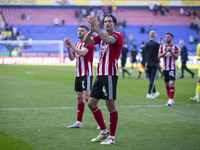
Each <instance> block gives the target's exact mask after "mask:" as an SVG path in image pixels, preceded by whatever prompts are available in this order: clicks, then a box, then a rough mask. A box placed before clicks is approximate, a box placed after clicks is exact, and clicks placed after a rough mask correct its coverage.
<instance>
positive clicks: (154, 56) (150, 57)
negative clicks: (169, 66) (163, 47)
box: [145, 31, 160, 98]
mask: <svg viewBox="0 0 200 150" xmlns="http://www.w3.org/2000/svg"><path fill="white" fill-rule="evenodd" d="M149 37H150V41H149V42H147V43H146V46H145V48H146V53H147V70H148V74H149V90H148V93H147V95H146V98H156V97H158V96H159V95H160V93H159V92H156V88H155V82H156V79H157V75H158V70H159V59H158V51H159V47H160V45H159V44H158V43H157V42H156V41H155V40H156V37H157V35H156V32H155V31H150V32H149ZM152 94H153V95H152Z"/></svg>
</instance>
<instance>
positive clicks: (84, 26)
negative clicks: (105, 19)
mask: <svg viewBox="0 0 200 150" xmlns="http://www.w3.org/2000/svg"><path fill="white" fill-rule="evenodd" d="M79 28H85V29H86V30H87V31H89V28H88V27H87V26H86V25H80V26H79Z"/></svg>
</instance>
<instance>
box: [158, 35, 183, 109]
mask: <svg viewBox="0 0 200 150" xmlns="http://www.w3.org/2000/svg"><path fill="white" fill-rule="evenodd" d="M172 40H173V34H172V33H166V34H165V41H166V43H167V44H163V45H161V46H160V49H159V54H158V58H163V75H164V80H165V86H166V90H167V94H168V97H169V100H168V102H167V104H166V106H172V105H173V104H174V93H175V80H176V69H177V65H176V60H177V59H178V55H179V47H178V46H177V45H176V44H173V43H172Z"/></svg>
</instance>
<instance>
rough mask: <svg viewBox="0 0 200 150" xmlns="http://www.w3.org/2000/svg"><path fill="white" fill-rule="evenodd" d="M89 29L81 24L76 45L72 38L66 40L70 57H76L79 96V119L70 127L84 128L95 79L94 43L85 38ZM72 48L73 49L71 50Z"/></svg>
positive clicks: (71, 58) (77, 94)
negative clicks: (85, 41)
mask: <svg viewBox="0 0 200 150" xmlns="http://www.w3.org/2000/svg"><path fill="white" fill-rule="evenodd" d="M88 31H89V29H88V27H87V26H85V25H80V26H79V28H78V38H79V39H80V41H79V42H78V43H76V45H75V46H74V45H73V44H72V42H71V40H70V39H67V38H65V39H64V42H65V45H66V47H67V52H68V56H69V59H70V60H71V61H72V60H74V59H75V58H76V79H75V91H76V98H77V103H78V104H77V105H78V106H77V121H76V122H75V123H74V124H73V125H71V126H68V128H82V118H83V113H84V109H85V103H84V100H85V101H88V99H89V95H90V91H91V86H92V79H93V75H94V73H93V64H92V63H93V56H94V44H86V43H84V42H83V38H84V36H85V35H86V33H87V32H88ZM70 48H72V49H73V52H71V50H70Z"/></svg>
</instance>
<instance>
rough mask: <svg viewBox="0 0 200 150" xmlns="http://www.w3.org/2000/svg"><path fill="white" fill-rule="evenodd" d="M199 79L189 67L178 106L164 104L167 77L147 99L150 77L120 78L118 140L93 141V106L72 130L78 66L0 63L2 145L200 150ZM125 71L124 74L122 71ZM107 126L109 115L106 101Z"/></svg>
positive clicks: (12, 148)
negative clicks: (196, 98) (112, 142)
mask: <svg viewBox="0 0 200 150" xmlns="http://www.w3.org/2000/svg"><path fill="white" fill-rule="evenodd" d="M193 71H195V73H196V75H195V78H194V79H191V76H190V75H189V74H188V73H187V72H185V78H184V79H178V78H177V80H176V83H175V84H176V85H175V97H174V99H175V105H174V106H172V107H166V106H164V105H165V104H166V103H167V100H168V98H167V94H166V91H165V86H164V81H163V79H162V78H160V74H159V78H158V79H157V81H156V89H157V91H159V92H160V93H161V95H160V96H159V97H158V98H156V99H146V98H145V96H146V94H147V90H148V84H149V81H148V80H144V79H143V78H144V75H143V76H142V78H141V79H140V80H137V79H135V77H137V75H138V72H137V71H136V70H134V72H133V75H132V77H131V78H130V79H129V78H128V77H127V76H126V77H125V79H120V78H119V80H118V88H117V91H118V93H117V106H118V113H119V120H118V127H117V132H116V144H115V145H100V144H99V143H91V142H90V140H91V139H92V138H94V137H96V136H97V135H98V134H99V130H97V129H96V127H97V124H96V122H95V120H94V117H93V115H92V113H91V112H90V110H89V109H88V107H87V104H86V109H85V113H84V117H83V128H82V129H68V128H66V126H68V125H71V124H72V123H74V122H75V121H76V104H77V102H76V96H75V92H74V79H75V67H74V66H31V65H1V66H0V149H1V150H79V149H81V150H99V149H102V150H105V149H109V150H112V149H113V150H132V149H134V150H199V149H200V104H199V103H192V102H190V100H189V97H191V96H194V95H195V89H196V82H197V70H193ZM119 76H121V73H119ZM99 106H100V108H101V110H102V112H103V115H104V118H105V121H106V125H107V127H108V129H109V114H108V111H107V109H106V108H105V102H104V101H103V100H101V101H100V103H99Z"/></svg>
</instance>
